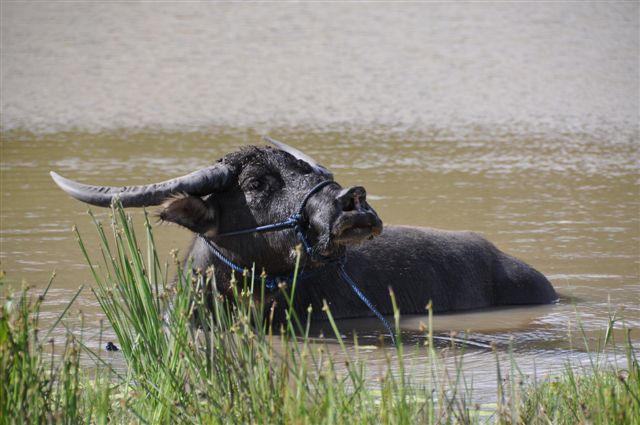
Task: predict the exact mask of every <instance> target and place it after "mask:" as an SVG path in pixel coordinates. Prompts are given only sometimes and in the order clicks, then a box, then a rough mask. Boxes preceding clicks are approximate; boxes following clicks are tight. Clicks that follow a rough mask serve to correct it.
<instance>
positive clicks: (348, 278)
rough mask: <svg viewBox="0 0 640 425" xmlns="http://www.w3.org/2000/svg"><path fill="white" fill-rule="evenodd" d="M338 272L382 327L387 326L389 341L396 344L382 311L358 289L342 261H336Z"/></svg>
mask: <svg viewBox="0 0 640 425" xmlns="http://www.w3.org/2000/svg"><path fill="white" fill-rule="evenodd" d="M338 274H339V275H340V277H341V278H342V280H344V281H345V282H347V283H348V284H349V286H351V289H353V292H355V293H356V295H357V296H358V298H360V299H361V300H362V302H363V303H365V304H366V306H367V307H369V310H371V311H372V312H373V314H375V315H376V317H377V318H378V319H379V320H380V321H381V322H382V324H383V325H384V327H385V328H387V331H388V332H389V336H390V337H391V342H393V345H396V337H395V332H393V328H392V327H391V325H390V324H389V322H387V320H386V319H385V318H384V316H383V315H382V313H380V311H378V309H377V308H376V307H375V306H374V305H373V303H372V302H371V301H369V299H368V298H367V297H366V296H365V295H364V294H363V293H362V291H361V290H360V288H358V285H357V284H356V283H355V282H354V281H353V279H351V276H349V274H348V273H347V271H346V270H345V269H344V262H342V261H341V262H340V263H338Z"/></svg>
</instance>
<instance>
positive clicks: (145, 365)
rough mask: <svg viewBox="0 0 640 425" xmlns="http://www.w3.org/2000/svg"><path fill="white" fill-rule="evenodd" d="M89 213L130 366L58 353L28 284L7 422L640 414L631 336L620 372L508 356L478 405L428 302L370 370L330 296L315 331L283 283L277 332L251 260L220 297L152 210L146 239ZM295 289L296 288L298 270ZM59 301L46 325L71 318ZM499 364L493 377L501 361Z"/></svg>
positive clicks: (102, 299)
mask: <svg viewBox="0 0 640 425" xmlns="http://www.w3.org/2000/svg"><path fill="white" fill-rule="evenodd" d="M92 219H93V222H94V224H95V227H96V229H97V232H98V235H99V241H100V242H99V244H100V252H101V255H100V261H99V263H97V264H96V263H94V262H93V261H92V260H91V258H90V256H89V255H88V251H87V249H86V248H85V245H84V242H83V240H82V238H81V237H80V235H79V233H77V230H76V233H77V235H78V242H79V244H80V248H81V250H82V252H83V254H84V256H85V258H86V260H87V262H88V264H89V265H90V267H91V272H92V274H93V277H94V279H95V282H96V285H95V287H94V289H93V291H94V293H95V296H96V297H97V299H98V302H99V303H100V306H101V307H102V310H103V312H104V314H105V316H106V318H107V320H108V322H109V324H110V326H111V327H112V329H113V331H114V332H115V334H116V335H117V338H118V344H119V346H120V348H121V354H122V356H123V359H124V361H125V363H126V372H125V373H124V374H120V373H118V372H117V371H115V370H113V369H112V368H111V367H110V365H109V364H108V362H107V361H105V359H104V358H103V357H102V355H101V354H100V353H97V352H94V351H92V350H90V349H89V348H88V347H86V345H85V344H84V343H83V341H82V334H80V335H79V336H78V335H76V334H74V333H71V332H70V331H68V332H67V337H66V345H65V347H64V349H63V350H62V355H57V356H54V355H53V354H52V353H53V352H54V350H53V349H49V350H47V349H46V344H47V341H44V342H42V341H41V340H40V339H39V338H38V320H37V318H38V313H39V311H40V307H41V302H42V299H44V296H46V291H45V294H44V295H43V296H41V297H39V298H37V299H36V300H35V301H33V300H31V299H30V298H29V296H28V291H27V290H23V291H22V292H21V294H20V296H17V297H12V298H8V299H7V301H6V303H5V306H4V307H2V310H1V317H0V353H1V356H0V367H2V370H1V371H0V373H2V384H1V387H0V388H1V392H0V413H1V416H0V421H1V423H25V422H30V423H42V422H65V423H80V422H86V423H106V422H112V423H152V424H161V423H214V424H217V423H225V424H226V423H243V424H244V423H296V424H298V423H300V424H307V423H308V424H317V423H327V424H332V423H336V424H342V423H354V424H355V423H375V424H378V423H385V424H396V423H397V424H415V423H426V424H436V423H480V422H484V421H487V420H489V421H492V422H498V423H576V422H584V423H587V422H593V423H637V418H640V408H639V402H638V395H639V393H640V391H639V388H640V371H639V368H638V363H637V358H636V355H635V353H634V351H633V348H632V345H631V340H630V338H627V339H626V340H625V342H624V346H625V348H626V356H627V359H626V364H627V368H626V369H624V370H622V369H616V368H615V366H611V365H607V364H604V363H603V362H600V361H598V359H595V360H594V361H593V362H592V363H591V364H590V365H589V367H588V369H587V370H582V371H579V373H577V372H576V370H575V369H574V368H572V367H570V366H567V368H566V370H565V371H564V373H563V374H562V375H560V376H556V377H552V378H546V379H544V380H542V381H539V382H536V381H534V382H533V383H532V384H531V385H528V386H524V387H522V386H519V385H518V384H517V383H516V381H517V380H519V379H521V378H522V377H521V376H520V375H521V374H520V372H519V370H518V368H517V364H516V363H515V358H514V356H513V354H511V356H510V357H509V358H510V362H511V364H510V365H509V370H510V372H509V374H508V376H506V377H505V380H504V381H503V379H502V376H499V379H498V388H496V391H497V403H496V404H495V405H491V406H486V405H485V406H477V405H474V404H473V403H472V401H471V400H472V388H471V387H472V386H471V385H469V383H467V382H466V381H465V378H464V375H463V374H462V369H463V359H464V355H463V354H464V347H463V348H458V344H456V343H454V341H453V338H452V343H451V350H453V351H454V352H455V359H456V362H455V367H454V368H453V369H451V368H447V367H445V366H444V363H443V361H442V357H441V353H440V351H439V350H437V349H436V347H435V345H434V335H433V330H432V329H433V328H432V310H431V307H430V305H429V306H428V308H427V309H428V324H427V325H426V326H425V337H426V338H425V344H424V346H406V345H404V344H403V343H402V339H401V333H400V328H399V319H400V316H399V312H398V309H397V308H395V314H394V319H395V324H396V330H397V334H398V345H397V346H396V347H388V346H385V345H384V344H383V343H382V342H381V345H380V346H378V347H375V349H376V350H382V353H383V354H384V358H385V359H386V362H385V364H384V367H383V369H382V370H380V371H378V370H376V372H379V373H377V374H376V376H378V377H377V378H375V379H374V378H371V376H372V374H371V373H369V367H370V365H369V363H368V361H367V352H368V350H370V349H371V347H366V346H362V345H360V342H359V340H358V338H357V337H355V336H354V338H353V340H352V341H351V340H349V341H347V340H345V339H344V338H343V337H342V335H341V333H340V331H339V328H338V324H337V323H336V321H335V320H334V319H333V316H332V315H331V311H330V309H329V308H328V306H327V304H326V303H325V305H324V308H323V310H324V311H325V312H326V314H327V317H328V319H329V326H330V329H331V330H332V331H333V335H332V336H331V337H332V338H331V339H324V338H312V337H311V336H310V325H311V323H310V313H311V311H309V312H308V313H309V314H308V315H307V316H306V317H298V316H297V315H296V314H295V312H294V311H293V309H292V299H291V298H289V297H288V295H287V294H288V292H283V298H284V300H285V303H286V305H287V307H288V311H287V320H285V322H284V323H283V324H281V325H278V327H277V328H276V329H274V326H275V325H273V322H272V321H271V320H270V317H271V314H270V313H271V312H270V311H265V307H264V306H265V304H264V302H263V301H264V294H265V290H264V278H263V276H261V275H260V274H258V273H257V272H256V271H255V270H247V271H246V272H245V273H244V274H243V276H235V277H234V278H233V279H232V285H231V289H230V291H229V293H225V294H221V293H218V292H217V290H216V286H215V282H213V273H212V270H201V271H193V270H192V267H191V264H182V263H181V262H180V261H178V259H177V258H175V256H174V258H173V259H172V264H171V267H169V265H167V264H165V263H164V262H163V261H162V260H161V259H160V257H159V255H158V253H157V251H156V248H155V242H154V239H153V233H152V230H151V225H150V224H149V220H148V217H147V216H146V215H145V227H144V241H140V240H138V237H137V235H136V233H135V231H134V230H133V226H132V221H131V217H130V216H128V215H127V214H126V213H125V212H124V211H123V209H122V208H120V207H115V208H114V209H113V211H112V216H111V223H110V226H108V228H107V229H106V230H105V228H104V226H103V225H102V224H101V223H100V222H99V221H98V220H96V219H95V218H94V217H93V216H92ZM170 269H171V270H173V271H171V272H170V271H169V270H170ZM50 284H51V283H49V285H50ZM292 285H293V287H292V288H290V289H291V291H290V293H291V294H294V293H295V286H296V285H297V283H296V281H295V279H294V282H293V283H292ZM47 289H48V287H47ZM282 289H284V288H282ZM78 293H79V292H78ZM253 294H259V296H254V295H253ZM390 296H391V297H392V298H391V299H392V301H393V303H394V307H395V298H394V295H393V293H390ZM76 297H77V294H76ZM74 299H75V297H74ZM72 302H73V300H72ZM70 305H71V303H70ZM67 311H68V307H67V308H66V309H65V310H64V311H63V313H62V314H61V316H60V317H59V319H58V320H56V321H55V322H54V326H55V325H58V324H59V323H61V324H65V320H64V318H63V316H65V314H66V313H67ZM616 320H617V319H615V317H614V318H613V319H612V320H611V321H610V326H609V328H610V329H608V331H607V333H606V336H605V338H604V340H605V342H606V344H605V346H604V347H603V350H604V349H606V348H607V346H613V345H614V344H615V341H613V340H612V338H611V337H610V335H612V332H611V330H612V329H613V326H614V325H615V322H616ZM47 333H48V334H50V333H51V332H50V331H48V332H47ZM47 338H48V336H47ZM45 339H46V338H45ZM81 349H82V350H83V351H84V352H85V353H86V356H87V357H88V358H90V359H93V360H94V362H95V368H94V370H93V371H92V373H91V374H89V373H83V372H82V368H80V367H79V364H80V355H79V352H80V350H81ZM407 350H419V352H420V353H421V355H420V356H414V357H413V358H414V359H415V358H420V359H421V361H423V362H425V363H426V364H427V366H428V369H427V370H428V371H429V373H428V374H427V375H426V376H425V377H423V378H421V379H420V380H417V379H414V378H412V376H411V370H412V367H413V366H415V365H412V364H405V356H404V353H405V351H407ZM496 359H497V357H496ZM377 367H379V366H377ZM497 370H498V374H500V370H501V365H500V364H499V362H498V361H497ZM634 421H636V422H634Z"/></svg>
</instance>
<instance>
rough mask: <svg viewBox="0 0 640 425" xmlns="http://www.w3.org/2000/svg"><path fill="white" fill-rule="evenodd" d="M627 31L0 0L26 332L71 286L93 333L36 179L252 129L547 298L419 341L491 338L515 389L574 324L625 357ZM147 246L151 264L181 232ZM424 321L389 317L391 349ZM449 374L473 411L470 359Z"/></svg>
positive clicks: (630, 11)
mask: <svg viewBox="0 0 640 425" xmlns="http://www.w3.org/2000/svg"><path fill="white" fill-rule="evenodd" d="M638 19H639V18H638V5H637V4H631V3H626V4H609V3H589V4H585V5H580V4H576V3H561V4H545V5H543V6H537V5H535V4H533V3H532V4H521V3H518V4H504V3H496V4H487V3H477V4H465V5H455V4H446V3H445V4H433V5H432V4H430V5H421V4H407V3H402V4H373V3H370V4H348V5H339V4H322V5H321V4H286V5H274V4H243V5H231V4H220V5H203V4H201V3H189V4H180V5H178V4H174V3H160V4H153V5H151V4H147V3H137V4H129V3H127V4H126V5H125V4H102V5H93V4H78V3H63V4H44V3H6V2H5V3H2V21H1V24H2V53H1V59H2V61H1V70H2V73H1V76H0V78H1V82H2V96H0V104H1V106H2V115H1V120H2V142H1V145H0V148H1V156H2V158H1V159H2V161H1V162H2V164H1V168H0V178H1V180H0V184H1V197H0V219H1V223H0V244H1V249H0V260H1V261H2V268H3V269H4V270H6V271H7V273H8V276H9V280H12V281H14V282H19V281H20V280H21V279H23V278H24V279H26V280H27V282H29V283H30V284H32V285H35V286H36V287H39V288H42V287H43V286H44V284H45V283H46V281H47V280H48V277H49V275H50V274H51V272H52V271H53V270H56V271H57V274H58V276H57V278H56V281H55V282H56V283H55V285H54V289H53V290H52V292H51V295H50V297H49V300H48V303H47V305H46V314H45V316H44V320H45V323H46V321H47V320H49V322H50V321H51V320H52V318H53V317H55V315H56V314H57V313H59V312H60V310H61V309H62V308H63V307H64V305H65V304H66V303H67V302H68V300H69V299H70V298H71V296H72V295H73V294H74V293H75V291H76V290H77V288H78V287H79V286H80V285H85V286H86V288H85V290H84V291H83V292H82V294H81V295H80V297H79V300H78V303H77V308H80V309H82V311H83V312H84V314H85V316H86V323H87V325H88V326H89V328H90V329H93V330H95V329H97V328H98V325H99V322H100V320H101V319H102V315H101V314H100V312H99V307H98V305H97V303H96V301H95V299H94V297H93V295H92V293H91V292H90V291H89V290H88V288H89V287H90V286H91V277H90V274H89V272H88V269H87V267H86V265H85V264H84V262H83V260H82V257H81V254H80V251H79V249H78V247H77V244H76V241H75V238H74V236H73V234H72V233H71V228H72V226H74V225H77V226H78V227H79V229H80V230H81V232H82V233H83V234H84V235H85V236H86V238H87V243H88V244H89V245H90V246H93V247H94V248H95V247H97V245H96V238H95V235H94V232H93V229H92V227H91V225H90V221H89V218H88V216H87V215H86V213H85V211H86V206H84V205H82V204H80V203H79V202H77V201H74V200H72V199H71V198H69V197H68V196H66V195H65V194H63V193H62V192H61V191H60V190H59V189H58V188H57V187H56V186H55V185H54V183H53V182H52V181H51V179H50V178H49V176H48V171H49V170H56V171H57V172H60V173H61V174H63V175H64V176H66V177H69V178H72V179H77V180H80V181H85V182H90V183H94V184H108V185H129V184H138V183H146V182H150V181H159V180H162V179H167V178H171V177H174V176H176V175H180V174H185V173H187V172H190V171H193V170H195V169H197V168H199V167H202V166H205V165H208V164H210V163H211V162H213V161H215V160H216V159H217V158H219V157H221V156H222V155H224V154H225V153H227V152H230V151H232V150H234V149H237V148H238V147H239V146H241V145H245V144H255V143H260V135H262V134H265V133H269V134H270V135H271V136H273V137H275V138H278V139H281V140H283V141H285V142H287V143H289V144H291V145H294V146H297V147H299V148H301V149H303V150H304V151H306V152H308V153H309V154H311V155H312V156H313V157H315V158H316V159H317V160H318V161H320V162H321V163H323V164H324V165H326V166H328V167H329V168H330V169H332V170H333V171H334V174H335V176H336V179H337V180H338V181H339V182H341V183H342V184H343V185H354V184H363V185H364V186H366V188H367V190H368V193H369V197H370V201H371V203H372V205H373V206H374V207H375V208H376V210H377V211H378V213H379V214H380V216H381V217H382V218H383V220H384V221H385V223H387V224H405V225H415V226H431V227H437V228H445V229H451V230H475V231H478V232H480V233H482V234H484V235H485V236H486V237H487V238H488V239H490V240H491V241H493V242H494V243H495V244H496V245H497V246H498V247H500V248H501V249H503V250H504V251H506V252H508V253H511V254H513V255H515V256H518V257H520V258H522V259H524V260H525V261H527V262H529V263H530V264H532V265H533V266H535V267H536V268H537V269H539V270H540V271H542V272H543V273H545V274H546V275H547V276H548V277H549V279H550V280H551V281H552V282H553V284H554V286H555V287H556V289H557V290H558V292H559V293H560V295H561V297H562V300H561V302H560V303H559V304H556V305H549V306H534V307H521V308H504V309H497V310H496V309H489V310H483V311H477V312H467V313H460V314H448V315H440V316H437V317H436V319H435V328H436V331H437V332H438V334H439V335H447V334H448V333H449V331H451V330H455V331H457V332H462V334H463V335H466V336H467V337H469V338H472V339H473V340H474V341H477V342H479V343H481V344H489V343H491V342H497V343H498V346H499V347H500V348H501V350H502V349H503V348H504V349H506V347H507V346H509V345H510V344H512V345H513V347H514V350H515V353H516V357H517V360H518V361H519V363H520V364H521V367H522V369H523V370H524V371H525V372H526V373H529V374H533V373H534V371H536V372H537V373H538V374H544V373H548V372H553V371H556V370H558V368H559V367H561V365H562V362H563V361H564V360H566V359H574V360H576V361H579V360H583V359H584V358H585V357H584V354H583V352H582V351H583V350H582V349H581V348H580V347H579V346H576V343H575V341H572V340H571V339H570V338H568V337H567V332H568V330H571V332H573V335H575V334H576V323H577V322H578V317H577V316H576V314H575V311H576V310H577V311H578V312H579V320H580V323H581V324H582V326H583V328H584V329H585V332H586V333H587V336H588V338H593V339H595V338H597V336H598V335H600V334H601V332H602V331H603V330H604V328H605V327H606V325H607V323H608V319H609V315H610V314H611V313H612V312H614V311H617V312H618V315H619V316H620V317H624V319H625V320H626V323H627V325H628V326H630V327H632V328H633V329H634V330H633V331H632V333H631V335H632V339H633V342H634V344H636V345H637V344H638V343H639V341H640V336H639V335H638V334H637V332H638V331H637V329H638V327H639V326H640V196H639V191H638V188H639V177H640V176H639V173H638V169H639V168H638V165H639V164H638V160H639V157H638V142H639V139H640V138H639V136H638V121H639V112H638V102H639V101H638V98H639V97H638V91H639V88H638V87H639V86H638V80H639V77H638V75H639V69H638V63H639V57H640V55H639V53H638V49H639V47H638V46H639V42H638V37H639V36H638V34H639V33H640V32H639V25H638ZM96 212H98V213H99V216H100V217H101V218H102V219H105V220H107V219H108V217H107V212H106V211H104V210H99V209H97V210H96ZM135 214H136V217H137V218H138V220H139V219H140V213H135ZM156 237H157V240H158V243H159V246H160V252H161V253H163V254H165V255H166V256H167V257H168V253H169V251H170V250H171V249H173V248H179V249H181V250H182V251H183V252H184V251H185V250H186V248H187V246H188V242H189V238H190V235H189V234H188V233H187V232H186V231H183V230H181V229H179V228H177V227H175V226H160V227H159V228H157V230H156ZM92 252H94V253H96V254H97V251H96V250H95V249H94V250H93V251H92ZM425 320H426V318H425V316H415V317H405V318H403V320H402V327H403V330H404V337H405V338H406V339H407V340H409V341H410V342H411V343H412V344H413V343H415V344H421V343H422V342H423V341H424V336H423V335H422V333H421V332H420V331H419V329H420V323H421V322H424V321H425ZM343 326H344V327H345V328H356V329H358V333H359V334H360V335H361V336H362V337H363V338H364V339H365V340H367V341H375V336H376V335H377V334H378V333H379V332H380V326H379V324H378V323H377V322H375V320H368V319H367V320H355V321H345V322H344V323H343ZM106 332H107V337H111V338H112V337H113V335H111V334H109V331H108V329H107V330H106ZM62 335H63V332H62V331H59V333H58V335H57V336H58V337H60V336H62ZM88 343H89V345H90V346H91V347H94V348H97V346H98V345H99V342H98V337H97V331H95V332H94V334H91V332H90V333H89V336H88ZM504 352H505V351H504V350H502V351H501V353H504ZM376 353H378V354H376ZM380 353H381V350H379V351H376V352H374V354H372V362H373V363H372V365H373V367H371V368H370V370H371V371H372V373H376V371H377V369H376V367H375V365H376V364H380V365H381V366H380V367H382V365H383V364H384V362H385V359H384V356H383V355H381V354H380ZM414 360H415V362H416V363H417V364H418V366H419V365H420V364H421V358H420V357H416V358H414ZM376 362H378V363H376ZM465 362H466V365H467V369H468V370H469V373H470V374H471V375H473V382H474V386H475V387H478V388H479V390H480V391H479V393H480V394H483V393H487V392H488V391H489V390H490V391H491V393H492V392H493V391H494V390H495V373H494V372H493V371H494V370H495V358H494V356H493V354H492V353H491V350H488V349H482V348H477V349H474V350H471V351H470V352H469V353H468V354H467V355H466V360H465ZM425 373H426V372H425ZM417 376H419V373H418V374H417ZM483 391H484V392H483Z"/></svg>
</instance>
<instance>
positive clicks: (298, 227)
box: [197, 180, 396, 345]
mask: <svg viewBox="0 0 640 425" xmlns="http://www.w3.org/2000/svg"><path fill="white" fill-rule="evenodd" d="M333 183H335V182H334V181H332V180H325V181H323V182H321V183H319V184H317V185H315V186H314V187H313V188H311V190H310V191H309V192H308V193H307V194H306V196H305V197H304V199H303V200H302V202H301V203H300V208H298V211H297V212H296V213H295V214H292V215H291V216H290V217H289V218H287V219H286V220H285V221H281V222H279V223H274V224H266V225H263V226H258V227H252V228H249V229H242V230H234V231H231V232H226V233H220V234H218V235H217V236H236V235H244V234H247V233H260V232H272V231H276V230H282V229H290V228H293V230H294V231H295V232H296V235H297V236H298V239H299V240H300V242H301V243H302V246H303V248H304V251H305V252H306V253H307V255H308V256H309V257H311V258H312V259H314V260H317V261H320V262H323V263H336V264H337V269H338V275H339V276H340V277H341V278H342V280H344V281H345V282H347V283H348V284H349V286H350V287H351V289H352V290H353V292H355V294H356V295H357V296H358V298H360V299H361V300H362V302H363V303H365V305H366V306H367V307H368V308H369V310H371V311H372V312H373V314H374V315H375V316H376V317H377V318H378V319H379V320H380V321H381V322H382V324H383V325H384V327H385V328H386V329H387V331H388V332H389V336H390V337H391V341H392V342H393V344H394V345H395V344H396V338H395V333H394V332H393V328H392V327H391V325H390V324H389V322H387V320H386V319H385V318H384V316H383V315H382V314H381V313H380V311H378V309H377V308H376V307H375V306H374V305H373V303H372V302H371V301H369V299H368V298H367V297H366V296H365V295H364V294H363V293H362V291H361V290H360V288H358V285H357V284H356V283H355V282H354V281H353V279H351V276H349V274H348V273H347V271H346V270H345V269H344V262H345V258H344V257H341V258H333V257H324V256H322V255H316V254H315V253H314V252H313V247H312V246H311V244H310V243H309V241H308V240H307V238H306V236H305V234H304V231H303V229H302V223H303V221H304V215H303V213H304V208H305V206H306V204H307V201H309V199H310V198H311V196H313V195H314V194H315V193H317V192H318V191H320V189H322V188H323V187H325V186H327V185H329V184H333ZM197 236H198V237H199V238H200V239H201V240H203V241H204V242H205V243H206V244H207V246H208V247H209V249H210V250H211V252H213V254H214V255H215V256H216V257H217V258H218V259H219V260H220V261H222V262H223V263H224V264H226V265H227V266H229V267H231V268H232V269H233V270H235V271H236V272H238V273H244V271H245V270H246V269H244V268H242V267H240V266H239V265H237V264H236V263H234V262H233V261H231V260H230V259H229V258H227V257H225V255H224V254H223V253H222V252H220V250H219V249H218V248H217V247H216V246H215V245H214V243H213V242H212V241H210V240H209V239H208V238H206V237H204V236H203V235H202V234H198V235H197ZM303 271H304V270H303ZM298 279H302V272H301V273H299V274H298ZM292 280H293V274H291V275H290V277H288V278H286V277H282V276H273V277H268V278H266V279H265V287H266V288H267V289H269V290H271V291H273V290H275V289H276V288H277V285H278V282H281V281H286V282H288V283H290V282H291V281H292Z"/></svg>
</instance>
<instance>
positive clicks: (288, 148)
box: [263, 136, 333, 180]
mask: <svg viewBox="0 0 640 425" xmlns="http://www.w3.org/2000/svg"><path fill="white" fill-rule="evenodd" d="M263 139H264V140H265V141H266V142H269V143H271V144H272V145H275V146H276V147H277V148H278V149H280V150H281V151H285V152H287V153H289V154H291V155H293V156H294V157H296V158H297V159H299V160H302V161H304V162H306V163H307V164H309V165H310V166H311V168H313V169H314V170H315V171H317V172H318V173H320V174H322V175H324V176H326V177H328V178H330V179H331V180H333V173H331V171H329V170H327V169H326V168H325V167H323V166H322V165H320V164H318V163H317V162H316V161H315V160H314V159H313V158H311V157H310V156H309V155H307V154H304V153H302V152H300V151H299V150H298V149H296V148H293V147H291V146H289V145H287V144H284V143H282V142H278V141H277V140H274V139H272V138H271V137H269V136H264V137H263Z"/></svg>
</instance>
